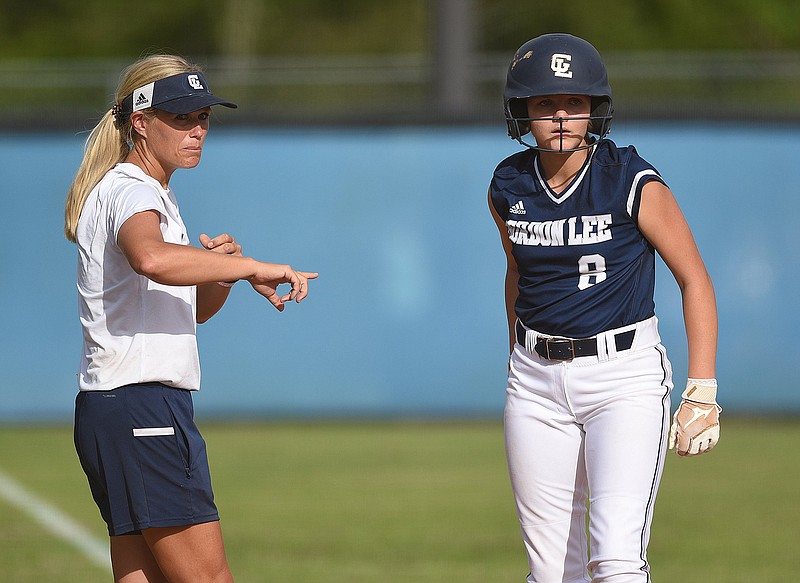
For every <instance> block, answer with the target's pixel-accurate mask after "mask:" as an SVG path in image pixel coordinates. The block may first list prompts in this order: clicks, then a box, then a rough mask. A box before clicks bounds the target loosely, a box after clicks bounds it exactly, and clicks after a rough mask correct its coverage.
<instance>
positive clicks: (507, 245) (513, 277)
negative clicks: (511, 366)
mask: <svg viewBox="0 0 800 583" xmlns="http://www.w3.org/2000/svg"><path fill="white" fill-rule="evenodd" d="M489 210H490V211H491V213H492V218H494V222H495V224H496V225H497V229H498V231H500V240H501V241H502V243H503V250H504V251H505V254H506V279H505V296H506V317H507V318H508V342H509V353H511V352H513V351H514V342H515V340H516V331H515V324H516V321H517V316H516V314H515V313H514V304H516V302H517V296H519V271H518V268H517V261H516V259H514V254H513V252H512V249H513V245H512V243H511V240H510V239H509V238H508V229H507V228H506V224H505V223H504V222H503V219H501V218H500V216H499V215H498V214H497V211H496V210H495V209H494V204H492V194H491V192H490V193H489Z"/></svg>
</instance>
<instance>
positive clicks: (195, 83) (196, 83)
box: [186, 74, 572, 89]
mask: <svg viewBox="0 0 800 583" xmlns="http://www.w3.org/2000/svg"><path fill="white" fill-rule="evenodd" d="M571 76H572V74H570V77H571ZM186 80H187V81H188V82H189V85H191V86H192V88H193V89H203V84H202V83H201V82H200V77H198V76H197V75H189V76H188V77H186Z"/></svg>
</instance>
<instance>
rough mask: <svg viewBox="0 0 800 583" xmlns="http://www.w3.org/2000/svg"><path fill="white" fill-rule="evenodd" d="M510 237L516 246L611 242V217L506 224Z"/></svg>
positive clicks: (553, 245)
mask: <svg viewBox="0 0 800 583" xmlns="http://www.w3.org/2000/svg"><path fill="white" fill-rule="evenodd" d="M506 226H507V227H508V237H509V239H511V241H512V243H515V244H517V245H541V246H543V247H562V246H564V245H592V244H594V243H602V242H603V241H608V240H610V239H611V215H610V214H605V215H586V216H582V217H570V218H568V219H559V220H557V221H543V222H533V221H510V220H509V221H506Z"/></svg>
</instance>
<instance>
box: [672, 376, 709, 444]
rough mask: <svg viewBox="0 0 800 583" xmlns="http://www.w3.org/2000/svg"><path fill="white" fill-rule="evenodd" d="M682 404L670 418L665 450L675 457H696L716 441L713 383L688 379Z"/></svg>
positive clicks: (707, 380) (706, 380) (705, 380)
mask: <svg viewBox="0 0 800 583" xmlns="http://www.w3.org/2000/svg"><path fill="white" fill-rule="evenodd" d="M681 398H682V401H681V404H680V406H679V407H678V410H677V411H675V415H673V417H672V427H671V428H670V430H669V448H670V449H673V448H674V449H675V453H677V454H678V455H679V456H693V455H700V454H701V453H705V452H707V451H709V450H710V449H712V448H713V447H714V446H715V445H717V441H719V414H720V412H721V411H722V407H720V406H719V405H718V404H717V381H716V379H702V380H700V379H692V378H690V379H688V380H687V381H686V390H685V391H684V392H683V394H682V395H681Z"/></svg>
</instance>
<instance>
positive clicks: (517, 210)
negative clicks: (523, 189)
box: [508, 200, 525, 215]
mask: <svg viewBox="0 0 800 583" xmlns="http://www.w3.org/2000/svg"><path fill="white" fill-rule="evenodd" d="M508 212H509V213H511V214H512V215H524V214H525V205H523V204H522V201H521V200H520V201H517V203H516V204H515V205H514V206H512V207H511V208H510V209H508Z"/></svg>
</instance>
